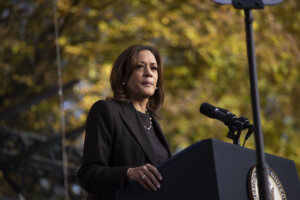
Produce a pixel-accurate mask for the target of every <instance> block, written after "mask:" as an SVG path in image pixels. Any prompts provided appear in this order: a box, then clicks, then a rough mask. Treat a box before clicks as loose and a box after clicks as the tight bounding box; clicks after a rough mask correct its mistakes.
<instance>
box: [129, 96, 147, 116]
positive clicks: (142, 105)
mask: <svg viewBox="0 0 300 200" xmlns="http://www.w3.org/2000/svg"><path fill="white" fill-rule="evenodd" d="M131 102H132V104H133V106H134V107H135V109H136V110H137V111H139V112H141V113H146V111H147V103H148V99H144V100H131Z"/></svg>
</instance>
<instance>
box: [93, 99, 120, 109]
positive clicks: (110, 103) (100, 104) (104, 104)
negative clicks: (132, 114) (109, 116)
mask: <svg viewBox="0 0 300 200" xmlns="http://www.w3.org/2000/svg"><path fill="white" fill-rule="evenodd" d="M121 109H122V104H121V103H119V102H117V101H115V100H113V99H106V100H98V101H96V102H95V103H94V104H93V105H92V108H91V110H98V111H110V112H114V111H119V110H121Z"/></svg>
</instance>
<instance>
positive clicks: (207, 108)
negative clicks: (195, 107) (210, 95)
mask: <svg viewBox="0 0 300 200" xmlns="http://www.w3.org/2000/svg"><path fill="white" fill-rule="evenodd" d="M215 109H216V107H214V106H212V105H210V104H209V103H203V104H202V105H201V106H200V113H202V114H203V115H206V116H207V117H210V118H215V117H214V116H215Z"/></svg>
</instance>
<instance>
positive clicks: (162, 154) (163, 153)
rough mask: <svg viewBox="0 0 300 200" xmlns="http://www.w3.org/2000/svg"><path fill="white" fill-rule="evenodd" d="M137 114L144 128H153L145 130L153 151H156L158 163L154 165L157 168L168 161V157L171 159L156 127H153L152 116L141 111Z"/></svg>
mask: <svg viewBox="0 0 300 200" xmlns="http://www.w3.org/2000/svg"><path fill="white" fill-rule="evenodd" d="M137 113H138V117H139V119H140V121H141V122H142V125H143V126H144V127H147V128H149V127H150V126H151V128H150V130H148V129H146V128H145V133H146V137H148V139H149V141H150V143H151V145H152V149H153V151H154V152H153V153H154V156H155V161H156V163H153V164H154V165H156V166H157V165H159V164H161V163H162V162H164V161H165V160H167V159H168V157H169V156H168V151H167V149H166V148H165V147H164V145H163V144H162V143H161V141H160V139H159V138H158V137H157V134H156V133H157V130H156V127H155V126H153V124H152V122H151V123H150V116H149V115H148V114H145V113H141V112H139V111H137ZM142 134H144V133H142Z"/></svg>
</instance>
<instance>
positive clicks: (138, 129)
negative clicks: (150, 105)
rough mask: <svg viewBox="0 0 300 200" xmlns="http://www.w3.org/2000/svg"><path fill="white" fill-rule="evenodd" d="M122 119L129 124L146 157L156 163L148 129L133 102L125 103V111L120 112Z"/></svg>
mask: <svg viewBox="0 0 300 200" xmlns="http://www.w3.org/2000/svg"><path fill="white" fill-rule="evenodd" d="M120 116H121V119H122V120H123V122H124V123H125V124H126V125H127V127H128V128H129V130H130V132H131V133H132V135H133V136H134V137H135V139H136V140H137V142H138V144H139V145H140V146H141V148H142V149H143V151H144V153H145V155H146V157H147V158H148V160H149V161H150V163H151V164H153V163H155V158H154V153H153V149H152V146H151V143H150V141H149V140H148V138H147V136H146V131H145V129H144V127H143V126H142V123H141V122H140V120H139V118H138V116H137V112H136V110H135V108H134V106H133V104H132V103H129V104H123V113H122V112H121V113H120Z"/></svg>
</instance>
